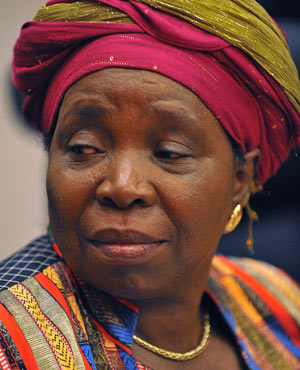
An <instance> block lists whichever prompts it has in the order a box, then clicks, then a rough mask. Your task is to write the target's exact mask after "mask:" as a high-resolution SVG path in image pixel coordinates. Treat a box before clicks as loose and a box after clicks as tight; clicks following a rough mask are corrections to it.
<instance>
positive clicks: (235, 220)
mask: <svg viewBox="0 0 300 370" xmlns="http://www.w3.org/2000/svg"><path fill="white" fill-rule="evenodd" d="M242 216H243V210H242V206H241V205H240V204H237V205H236V206H235V207H234V210H233V211H232V213H231V216H230V219H229V221H228V222H227V224H226V226H225V230H224V234H228V233H231V231H233V230H234V229H235V228H236V227H237V225H238V224H239V222H240V221H241V219H242Z"/></svg>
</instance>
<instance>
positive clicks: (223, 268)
mask: <svg viewBox="0 0 300 370" xmlns="http://www.w3.org/2000/svg"><path fill="white" fill-rule="evenodd" d="M212 266H213V267H215V268H216V269H217V270H218V271H219V272H221V273H222V274H225V275H232V274H233V272H234V271H233V270H232V268H231V267H230V266H228V265H227V264H225V263H224V262H222V260H221V259H220V258H219V257H218V256H215V257H214V258H213V260H212Z"/></svg>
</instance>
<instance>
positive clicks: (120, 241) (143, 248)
mask: <svg viewBox="0 0 300 370" xmlns="http://www.w3.org/2000/svg"><path fill="white" fill-rule="evenodd" d="M90 242H91V244H92V245H93V246H94V247H95V248H96V249H97V251H98V252H99V253H100V254H101V255H102V257H104V258H105V259H110V260H115V261H118V262H122V261H123V262H126V261H130V260H132V261H133V260H137V259H142V260H144V259H145V258H147V257H148V256H150V255H151V254H153V253H154V252H155V251H156V250H158V249H159V248H160V247H161V246H162V245H163V244H164V243H166V242H167V240H165V239H161V238H159V237H156V236H152V235H148V234H145V233H142V232H140V231H134V230H116V229H105V230H99V231H97V232H96V233H94V234H93V235H92V237H91V238H90Z"/></svg>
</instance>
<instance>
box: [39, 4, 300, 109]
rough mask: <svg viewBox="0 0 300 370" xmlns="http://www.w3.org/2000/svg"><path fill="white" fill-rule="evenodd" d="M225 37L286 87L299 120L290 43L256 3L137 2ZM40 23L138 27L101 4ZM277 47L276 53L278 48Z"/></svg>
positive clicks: (54, 12) (299, 95)
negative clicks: (128, 25)
mask: <svg viewBox="0 0 300 370" xmlns="http://www.w3.org/2000/svg"><path fill="white" fill-rule="evenodd" d="M137 1H139V2H141V3H145V4H148V5H150V6H152V7H154V8H157V9H159V10H162V11H164V12H165V13H168V14H171V15H175V16H177V17H179V18H182V19H184V20H186V21H187V22H189V23H192V24H193V25H194V26H196V27H198V28H200V29H203V30H205V31H208V32H210V33H212V34H214V35H217V36H219V37H221V38H222V39H224V40H226V41H228V42H229V43H230V44H232V45H234V46H236V47H237V48H239V49H241V50H243V51H244V52H245V53H246V54H248V55H250V56H251V57H252V58H253V59H254V60H255V61H256V62H257V63H258V64H259V65H261V66H262V67H263V68H264V69H265V70H266V71H267V72H268V73H269V74H270V75H271V76H272V77H273V78H274V79H275V80H276V81H277V82H278V83H279V85H281V87H282V88H283V90H284V91H285V93H286V95H287V96H288V98H289V100H290V101H291V103H292V104H293V106H294V108H295V109H296V111H297V112H298V113H299V114H300V84H299V77H298V72H297V69H296V66H295V64H294V62H293V60H292V58H291V55H290V52H289V47H288V45H287V42H286V40H285V38H284V36H283V35H282V33H281V32H280V30H279V29H278V28H277V27H276V25H275V23H274V21H273V20H272V18H271V17H270V16H269V15H268V13H267V12H266V11H265V9H264V8H263V7H262V6H260V5H259V4H258V3H257V2H256V1H255V0H234V1H233V0H222V1H216V0H201V1H199V0H189V1H187V0H164V1H162V0H137ZM34 20H36V21H73V22H82V21H84V22H113V23H134V22H133V21H132V20H131V19H130V17H128V16H127V15H126V14H124V13H123V12H121V11H119V10H117V9H115V8H112V7H109V6H107V5H104V4H101V2H98V1H97V0H84V1H77V2H73V3H63V4H53V5H50V6H43V7H42V8H41V9H40V10H39V11H38V12H37V14H36V16H35V17H34ZM274 45H276V47H274Z"/></svg>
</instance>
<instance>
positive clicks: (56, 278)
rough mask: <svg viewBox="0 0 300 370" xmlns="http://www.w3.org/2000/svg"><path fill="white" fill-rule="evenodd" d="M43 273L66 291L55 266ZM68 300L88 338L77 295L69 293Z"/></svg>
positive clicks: (61, 289) (60, 288)
mask: <svg viewBox="0 0 300 370" xmlns="http://www.w3.org/2000/svg"><path fill="white" fill-rule="evenodd" d="M43 274H44V275H45V276H47V278H48V279H50V280H51V281H52V282H53V283H54V284H55V285H56V286H57V288H58V289H59V290H60V291H61V292H63V291H64V287H63V284H62V282H61V280H60V278H59V275H58V273H57V272H56V271H55V270H54V268H53V267H52V266H49V267H47V268H46V269H45V270H43ZM67 301H68V304H69V306H70V308H71V310H72V311H73V314H74V316H75V317H76V319H77V321H78V322H79V325H80V328H81V329H82V331H83V332H84V335H85V337H86V338H87V333H86V328H85V325H84V322H83V319H82V316H81V312H80V309H79V307H78V304H77V301H76V298H75V296H74V295H73V294H72V295H70V294H69V293H68V294H67Z"/></svg>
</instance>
